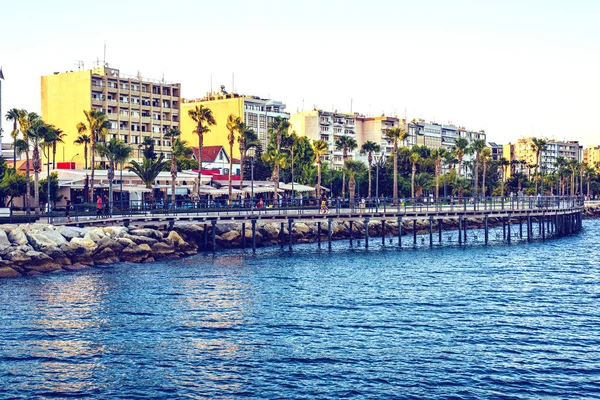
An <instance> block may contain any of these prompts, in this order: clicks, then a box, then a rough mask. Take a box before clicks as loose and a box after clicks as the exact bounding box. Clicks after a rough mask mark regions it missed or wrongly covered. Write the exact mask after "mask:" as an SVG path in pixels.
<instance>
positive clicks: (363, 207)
mask: <svg viewBox="0 0 600 400" xmlns="http://www.w3.org/2000/svg"><path fill="white" fill-rule="evenodd" d="M365 207H366V202H365V198H364V197H363V198H361V199H360V212H361V213H364V212H365Z"/></svg>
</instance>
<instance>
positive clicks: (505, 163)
mask: <svg viewBox="0 0 600 400" xmlns="http://www.w3.org/2000/svg"><path fill="white" fill-rule="evenodd" d="M499 164H500V167H502V182H501V184H502V189H501V190H500V192H501V193H500V195H501V196H502V197H504V181H505V180H506V170H507V169H508V166H509V165H511V163H510V162H509V161H508V160H507V159H506V158H504V157H501V158H500V161H499Z"/></svg>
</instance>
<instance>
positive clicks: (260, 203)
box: [256, 198, 265, 208]
mask: <svg viewBox="0 0 600 400" xmlns="http://www.w3.org/2000/svg"><path fill="white" fill-rule="evenodd" d="M256 208H265V202H264V201H263V199H262V198H261V199H260V200H258V204H257V205H256Z"/></svg>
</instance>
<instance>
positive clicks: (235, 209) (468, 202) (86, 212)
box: [44, 196, 584, 223]
mask: <svg viewBox="0 0 600 400" xmlns="http://www.w3.org/2000/svg"><path fill="white" fill-rule="evenodd" d="M323 203H324V204H323ZM583 204H584V198H583V197H581V196H579V197H569V196H565V197H561V196H547V197H533V196H532V197H485V198H477V199H475V198H467V197H462V198H455V197H444V198H439V199H437V200H436V199H432V198H415V199H410V198H398V199H392V198H384V197H381V198H368V199H362V198H361V199H357V198H355V199H348V198H345V199H342V198H333V199H327V200H325V201H322V200H321V199H316V198H314V197H309V198H281V199H279V200H276V201H273V200H271V199H265V198H256V199H253V200H252V199H249V198H245V199H234V200H231V201H230V200H206V199H205V200H198V201H192V200H185V199H184V200H177V201H176V202H175V203H172V202H171V200H170V199H167V200H158V201H115V202H112V203H109V202H104V203H102V204H101V205H100V206H99V205H98V204H97V203H86V204H75V205H73V206H72V207H71V209H70V210H68V213H67V210H66V208H65V207H62V208H59V207H57V208H54V209H52V210H50V211H49V212H47V213H46V214H44V216H46V217H48V220H49V221H50V222H53V223H65V222H80V221H89V220H94V219H106V218H110V217H113V218H118V217H135V216H150V217H152V216H156V217H159V216H207V215H211V216H215V215H216V216H219V215H227V216H232V215H250V216H252V215H265V214H269V215H300V216H302V215H306V216H311V215H319V214H328V215H329V214H331V215H341V214H344V215H347V214H356V213H359V214H362V213H365V214H367V213H368V214H372V213H396V214H406V215H410V214H414V213H453V212H460V213H466V212H481V213H484V212H511V211H527V210H533V211H542V210H548V211H550V210H570V209H575V208H579V207H583Z"/></svg>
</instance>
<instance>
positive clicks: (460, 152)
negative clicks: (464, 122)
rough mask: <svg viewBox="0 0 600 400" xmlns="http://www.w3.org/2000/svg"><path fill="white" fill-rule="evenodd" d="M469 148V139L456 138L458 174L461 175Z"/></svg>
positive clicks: (455, 153)
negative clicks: (464, 158)
mask: <svg viewBox="0 0 600 400" xmlns="http://www.w3.org/2000/svg"><path fill="white" fill-rule="evenodd" d="M468 148H469V141H468V140H467V139H465V138H458V139H456V143H455V144H454V155H455V156H456V159H457V160H458V176H459V177H460V168H461V167H462V162H463V157H464V156H465V154H466V153H467V149H468Z"/></svg>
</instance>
